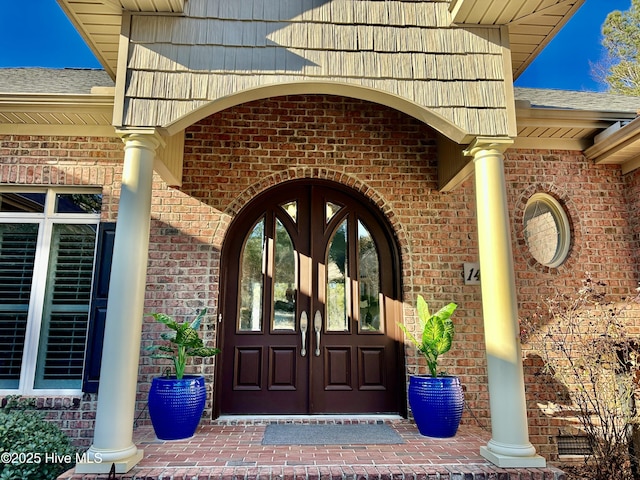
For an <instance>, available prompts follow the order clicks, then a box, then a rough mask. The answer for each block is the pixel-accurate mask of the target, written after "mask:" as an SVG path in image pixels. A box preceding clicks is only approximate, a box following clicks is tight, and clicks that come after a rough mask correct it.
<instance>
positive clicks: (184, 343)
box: [147, 308, 220, 440]
mask: <svg viewBox="0 0 640 480" xmlns="http://www.w3.org/2000/svg"><path fill="white" fill-rule="evenodd" d="M206 313H207V309H206V308H204V309H202V310H201V311H200V312H199V313H198V314H197V315H196V318H195V319H194V320H193V321H192V322H184V323H178V322H176V321H175V320H174V319H173V318H172V317H170V316H169V315H166V314H164V313H150V314H149V315H150V316H152V317H153V318H155V319H156V320H157V321H158V322H160V323H162V324H164V325H166V326H167V327H168V328H169V329H170V331H169V332H165V333H162V334H161V335H160V337H161V338H162V340H164V343H163V344H162V345H152V346H150V347H148V348H147V350H149V351H152V352H155V353H153V354H152V357H153V358H163V359H168V360H171V361H173V367H174V369H175V375H170V373H171V369H170V368H167V372H166V373H167V374H166V375H165V376H162V377H156V378H154V379H153V382H152V384H151V390H150V391H149V403H148V405H149V416H150V417H151V423H152V424H153V429H154V431H155V433H156V436H157V437H158V438H159V439H160V440H179V439H182V438H189V437H192V436H193V434H194V433H195V431H196V428H198V424H199V423H200V417H201V416H202V412H203V410H204V405H205V401H206V396H207V394H206V389H205V384H204V377H203V376H202V375H185V373H184V371H185V367H186V365H187V361H188V360H189V358H191V357H211V356H213V355H216V354H218V353H219V352H220V350H219V349H217V348H213V347H205V346H204V343H203V341H202V339H201V338H200V336H199V335H198V329H199V328H200V323H201V322H202V319H203V317H204V316H205V314H206Z"/></svg>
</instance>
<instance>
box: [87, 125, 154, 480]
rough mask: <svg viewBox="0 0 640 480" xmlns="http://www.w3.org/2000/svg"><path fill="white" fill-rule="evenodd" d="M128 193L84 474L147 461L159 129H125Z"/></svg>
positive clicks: (120, 218)
mask: <svg viewBox="0 0 640 480" xmlns="http://www.w3.org/2000/svg"><path fill="white" fill-rule="evenodd" d="M119 133H120V134H121V136H122V139H123V141H124V144H125V147H124V151H125V154H124V166H123V172H122V191H121V193H120V204H119V207H118V219H117V225H116V233H115V239H114V247H113V261H112V266H111V280H110V283H109V302H108V305H107V317H106V323H105V332H104V343H103V352H102V364H101V367H100V387H99V392H98V406H97V412H96V423H95V430H94V434H93V445H92V446H91V448H90V449H89V451H88V455H87V457H88V461H86V462H82V463H79V464H78V465H77V466H76V471H77V472H80V473H106V472H109V470H110V469H111V465H112V464H114V463H115V464H116V472H117V473H125V472H127V471H128V470H130V469H131V468H132V467H133V466H134V465H136V464H137V463H138V462H139V461H140V460H141V459H142V450H138V448H137V447H136V446H135V445H134V444H133V422H134V411H135V403H136V385H137V383H138V363H139V359H140V338H141V331H142V318H143V314H144V312H143V309H144V297H145V286H146V275H147V258H148V251H149V224H150V216H151V192H152V179H153V162H154V157H155V150H156V148H157V147H158V146H159V145H160V143H161V141H162V140H161V139H160V137H159V136H158V135H157V134H156V132H155V130H154V129H136V130H132V131H127V130H123V131H121V132H119Z"/></svg>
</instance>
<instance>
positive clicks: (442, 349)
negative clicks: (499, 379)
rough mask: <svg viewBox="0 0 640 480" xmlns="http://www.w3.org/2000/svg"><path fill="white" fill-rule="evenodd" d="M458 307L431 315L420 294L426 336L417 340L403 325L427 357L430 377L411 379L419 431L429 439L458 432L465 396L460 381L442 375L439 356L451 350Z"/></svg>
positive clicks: (412, 404) (420, 317) (414, 411)
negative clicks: (439, 368)
mask: <svg viewBox="0 0 640 480" xmlns="http://www.w3.org/2000/svg"><path fill="white" fill-rule="evenodd" d="M456 308H457V305H456V304H455V303H449V304H448V305H445V306H444V307H442V308H441V309H440V310H438V312H436V313H435V314H433V315H431V314H430V312H429V306H428V305H427V302H426V301H425V299H424V298H423V297H422V295H418V302H417V309H418V317H419V319H420V328H421V330H422V335H421V337H420V339H418V338H416V337H415V336H414V335H413V334H412V333H411V332H409V330H408V329H407V328H406V327H405V326H404V325H400V328H401V329H402V331H403V332H404V333H405V335H406V336H407V337H408V338H409V339H410V340H411V341H412V342H413V343H414V344H415V346H416V348H417V349H418V351H419V352H420V353H421V354H422V355H423V356H424V358H425V360H426V361H427V367H428V368H429V375H412V376H411V377H410V379H409V392H408V393H409V406H410V407H411V411H412V412H413V418H414V419H415V422H416V425H417V427H418V430H419V431H420V433H421V434H422V435H425V436H428V437H438V438H448V437H453V436H454V435H455V434H456V432H457V431H458V426H459V425H460V418H461V417H462V410H463V407H464V394H463V391H462V386H461V385H460V379H459V378H458V377H455V376H449V375H443V374H442V373H439V372H438V357H439V356H440V355H442V354H444V353H446V352H448V351H449V349H450V348H451V344H452V342H453V336H454V334H455V329H454V326H453V320H452V319H451V316H452V315H453V312H454V311H455V309H456Z"/></svg>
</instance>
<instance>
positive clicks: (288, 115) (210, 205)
mask: <svg viewBox="0 0 640 480" xmlns="http://www.w3.org/2000/svg"><path fill="white" fill-rule="evenodd" d="M0 158H2V164H1V165H0V182H2V183H22V182H28V183H39V184H49V183H51V184H69V185H104V192H105V198H106V202H105V207H104V213H103V217H104V218H105V220H111V219H113V218H114V216H115V213H116V211H117V195H118V182H119V178H120V169H119V163H120V161H121V159H122V143H121V142H120V140H118V139H91V138H82V139H80V138H79V139H54V138H51V139H50V138H43V137H18V136H9V137H4V138H2V137H0ZM437 160H438V158H437V149H436V144H435V132H434V131H433V130H432V129H431V128H429V127H428V126H426V125H424V124H422V123H421V122H419V121H417V120H415V119H413V118H410V117H408V116H406V115H404V114H402V113H399V112H396V111H393V110H390V109H388V108H386V107H382V106H379V105H375V104H372V103H367V102H362V101H358V100H352V99H347V98H342V97H337V96H336V97H333V96H312V95H310V96H289V97H280V98H273V99H268V100H262V101H256V102H252V103H248V104H244V105H241V106H237V107H234V108H231V109H228V110H225V111H223V112H220V113H217V114H215V115H212V116H210V117H208V118H206V119H204V120H202V121H200V122H198V123H197V124H195V125H193V126H191V127H189V128H188V129H187V131H186V143H185V163H184V183H183V186H182V187H181V188H180V189H174V188H167V187H166V185H165V184H164V183H163V182H162V181H161V180H160V179H159V178H157V177H156V179H155V181H154V193H153V200H152V223H151V241H150V251H149V267H148V287H147V292H146V309H147V311H155V310H161V311H164V312H167V313H170V314H175V315H177V316H178V318H179V319H183V318H185V317H186V316H189V315H190V314H191V312H192V311H193V309H194V308H200V307H203V306H207V307H208V308H209V309H210V312H211V314H212V315H211V316H210V317H209V319H208V321H207V322H206V324H205V325H204V329H205V338H206V340H207V341H209V342H214V341H215V335H216V327H217V326H216V323H215V321H214V319H215V315H216V313H217V303H218V294H219V289H220V284H219V278H220V255H221V249H222V245H223V240H224V236H225V232H226V231H227V228H228V226H229V224H230V222H231V221H232V219H233V217H234V216H235V215H236V214H237V213H238V212H239V211H240V209H241V208H242V207H243V206H244V205H246V204H247V203H248V202H249V201H250V200H251V198H253V197H254V196H255V195H256V194H257V193H259V192H261V191H263V190H265V189H267V188H269V187H271V186H273V185H276V184H278V183H281V182H283V181H286V180H290V179H298V178H322V179H328V180H332V181H336V182H340V183H343V184H347V185H350V186H351V187H352V188H354V189H356V190H358V191H360V192H362V193H363V194H364V195H365V196H367V197H368V198H370V199H371V201H372V202H373V203H374V204H375V205H377V207H378V208H379V209H380V210H381V211H383V212H384V213H385V214H386V215H387V217H388V218H389V221H390V224H391V226H392V228H393V230H394V232H395V236H396V240H397V242H398V246H399V250H400V253H401V258H402V289H403V297H404V300H405V306H404V321H405V323H407V324H408V325H409V326H410V328H412V327H413V326H414V324H415V323H416V318H415V315H414V311H413V308H412V305H413V304H414V302H415V298H416V296H417V294H418V293H420V294H423V295H424V296H425V297H426V298H427V300H428V301H429V303H430V304H432V305H433V306H434V307H439V306H441V305H443V304H444V303H447V302H449V301H455V302H457V303H458V304H459V309H458V311H457V313H456V317H455V318H456V326H457V337H456V339H455V343H454V347H453V349H452V351H451V352H450V353H448V354H446V355H445V356H444V357H443V359H442V365H443V367H446V368H447V370H448V372H449V373H452V374H457V375H460V376H461V378H462V382H463V383H464V385H465V388H466V399H467V404H468V407H469V408H468V409H466V410H465V415H464V418H463V421H464V422H466V423H479V424H480V425H482V426H483V427H487V428H488V427H489V425H490V422H489V418H488V416H489V414H488V393H487V385H486V383H487V378H486V362H485V358H484V356H485V354H484V335H483V321H482V305H481V298H480V288H479V286H473V285H464V282H463V278H462V265H463V262H475V261H477V260H478V258H477V239H476V225H475V221H476V220H475V218H476V217H475V197H474V194H475V192H474V186H473V181H472V180H471V179H470V180H467V181H466V182H465V183H463V184H462V185H461V186H460V187H459V188H458V189H456V190H455V191H454V192H451V193H446V194H444V193H439V192H438V191H437V171H436V166H437ZM505 167H506V179H507V191H508V200H509V211H510V214H511V217H512V224H513V238H514V248H513V251H514V258H515V269H516V279H517V285H518V295H519V297H518V299H519V304H520V314H521V315H527V313H529V312H531V311H533V310H534V309H535V307H536V305H537V304H539V302H540V301H541V298H542V297H543V296H544V295H548V294H549V293H550V292H552V291H553V290H554V289H555V288H560V289H567V290H572V289H575V288H576V287H577V286H578V285H579V284H580V280H581V278H582V277H583V275H584V272H585V271H590V272H594V273H597V274H598V276H599V278H600V279H602V280H605V281H607V283H609V284H610V285H611V287H612V288H613V290H614V292H615V293H619V294H624V293H625V292H628V291H629V289H632V288H634V287H635V286H636V284H637V275H636V271H637V267H636V259H635V247H636V243H634V238H636V237H637V233H638V232H637V231H638V229H639V228H640V227H638V226H637V225H635V224H630V223H629V222H628V220H627V219H628V218H629V211H631V212H632V213H633V212H637V209H638V204H637V202H636V203H635V204H631V202H630V201H631V200H633V199H635V198H638V195H629V196H628V199H627V197H625V194H626V192H632V191H635V190H637V189H638V188H640V187H639V186H638V185H639V184H640V182H639V181H638V180H635V178H634V175H630V176H627V177H626V178H623V176H622V175H621V173H620V170H619V169H618V168H616V167H615V166H594V165H592V164H591V163H590V162H589V161H588V160H586V159H585V158H584V157H583V156H582V155H580V154H579V153H577V152H568V151H567V152H552V151H525V150H521V151H510V152H508V153H507V155H506V158H505ZM539 191H544V192H548V193H550V194H552V195H553V196H554V197H555V198H557V199H558V200H559V201H560V202H561V204H563V205H564V206H565V208H566V210H567V213H568V215H569V218H570V221H571V223H572V228H573V242H572V249H571V253H570V256H569V259H568V260H567V262H565V264H563V265H562V266H560V267H559V268H557V269H548V268H542V267H540V266H539V265H538V264H537V263H536V262H535V261H534V260H533V258H532V257H531V255H530V254H529V252H528V251H527V248H526V245H525V244H524V239H523V237H522V216H523V213H524V206H525V204H526V201H527V199H528V198H529V197H530V196H531V195H532V194H533V193H535V192H539ZM636 216H637V215H636ZM634 234H635V237H634ZM159 327H160V326H159V325H155V324H154V323H153V321H152V320H151V319H150V318H148V317H147V318H146V319H145V324H144V329H143V336H142V342H143V347H145V346H148V345H150V344H151V343H153V341H154V340H155V339H156V338H157V333H158V331H159V330H161V329H160V328H159ZM525 347H526V346H525ZM523 354H524V356H525V365H526V374H527V378H526V380H527V395H528V397H527V398H528V401H529V408H530V411H529V414H530V433H531V438H532V441H533V442H534V444H535V445H536V446H537V447H538V449H539V450H540V452H541V453H542V454H544V455H550V454H553V452H554V450H553V437H554V436H555V435H557V434H558V433H559V427H558V419H555V418H551V417H548V416H547V415H546V414H545V413H544V412H543V411H541V409H540V408H539V406H538V402H539V401H540V400H541V399H544V398H547V396H548V395H549V393H548V391H546V390H545V386H544V384H543V383H544V380H542V379H541V377H540V376H539V375H538V374H537V373H538V371H537V366H536V361H535V358H533V357H531V356H528V352H527V350H526V348H525V350H524V352H523ZM406 362H407V370H408V372H409V373H414V372H425V371H426V366H425V364H424V362H423V361H422V360H421V359H420V358H418V357H417V356H416V355H415V352H414V351H413V350H411V349H410V350H409V351H408V356H407V360H406ZM166 366H167V365H166V364H165V363H163V362H161V361H158V360H154V359H151V358H150V357H149V356H148V354H147V353H146V352H144V351H143V352H142V355H141V360H140V382H139V393H138V417H139V421H141V422H146V421H148V420H147V413H146V395H147V392H148V389H149V387H150V382H151V379H152V377H153V376H155V375H158V374H159V373H161V371H162V370H163V368H165V367H166ZM192 370H193V371H200V372H204V373H205V374H206V375H207V377H208V379H209V380H210V381H209V382H208V389H209V391H210V393H211V391H212V389H213V385H214V382H213V381H212V380H213V376H214V372H215V359H206V360H204V361H202V362H199V364H198V365H195V366H194V367H192ZM87 401H88V402H91V401H93V399H88V400H85V399H81V400H80V406H79V409H81V410H82V409H83V408H84V407H83V406H84V405H87V406H88V407H87V408H93V407H92V405H93V404H92V403H86V402H87ZM212 401H213V395H211V394H210V395H209V396H208V403H207V410H206V415H207V416H209V415H211V414H212V409H213V404H212ZM57 411H59V412H60V415H62V414H63V413H64V412H65V411H68V409H66V410H65V409H63V408H61V409H58V410H57ZM69 429H70V430H73V427H71V426H69ZM83 431H85V430H84V427H83ZM83 435H85V434H84V433H83Z"/></svg>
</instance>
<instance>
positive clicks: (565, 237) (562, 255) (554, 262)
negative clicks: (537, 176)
mask: <svg viewBox="0 0 640 480" xmlns="http://www.w3.org/2000/svg"><path fill="white" fill-rule="evenodd" d="M535 202H541V203H544V204H545V205H546V206H547V207H549V209H550V210H551V213H552V215H553V217H554V220H555V221H556V223H557V226H558V238H559V246H558V249H557V251H556V253H555V255H554V256H553V258H552V259H551V261H550V262H548V263H542V262H540V261H538V259H535V260H536V262H538V263H539V264H540V265H544V266H545V267H549V268H557V267H559V266H560V265H562V264H563V263H564V262H565V260H566V259H567V256H568V255H569V249H570V248H571V224H570V223H569V217H568V216H567V214H566V212H565V210H564V208H563V207H562V205H560V202H558V200H556V199H555V198H554V197H553V196H551V195H549V194H547V193H542V192H539V193H534V194H533V195H532V196H531V198H529V200H528V201H527V204H526V206H525V208H524V215H525V216H526V213H527V209H528V208H529V206H530V205H531V204H533V203H535ZM523 221H524V220H523ZM526 227H527V226H526V224H525V225H524V228H525V229H526ZM527 248H529V246H528V245H527Z"/></svg>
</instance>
